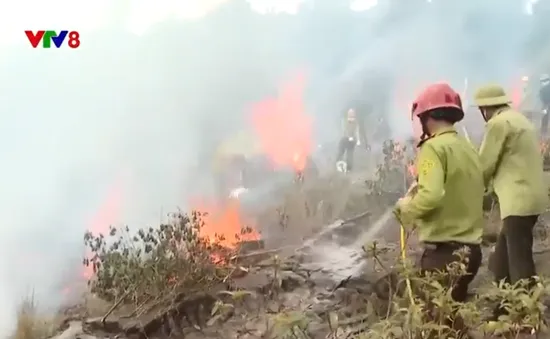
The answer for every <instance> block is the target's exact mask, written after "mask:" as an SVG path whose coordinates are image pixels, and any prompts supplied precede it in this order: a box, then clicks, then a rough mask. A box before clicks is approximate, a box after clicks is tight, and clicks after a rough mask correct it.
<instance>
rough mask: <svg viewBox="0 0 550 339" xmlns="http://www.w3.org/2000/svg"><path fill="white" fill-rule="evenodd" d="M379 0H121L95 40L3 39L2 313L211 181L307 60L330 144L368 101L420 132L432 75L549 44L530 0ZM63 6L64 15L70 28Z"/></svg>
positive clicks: (478, 76)
mask: <svg viewBox="0 0 550 339" xmlns="http://www.w3.org/2000/svg"><path fill="white" fill-rule="evenodd" d="M540 1H544V0H540ZM379 2H380V3H379V5H378V6H377V7H374V8H373V9H371V10H370V11H368V12H362V13H355V12H352V11H350V10H349V8H347V6H344V5H342V4H341V3H340V2H339V1H337V0H334V1H326V2H323V4H319V5H315V6H313V7H311V8H304V9H303V10H302V11H300V12H299V13H298V14H297V15H293V16H290V15H285V14H279V15H267V16H262V15H260V14H258V13H254V12H252V11H250V8H249V6H248V4H246V3H244V2H239V1H228V2H226V3H224V4H221V5H220V6H219V7H217V8H216V9H215V10H213V11H212V12H210V13H209V15H208V16H205V17H203V18H202V19H200V20H195V21H176V20H175V19H166V20H164V21H162V22H160V23H158V24H156V25H154V26H153V27H151V28H150V29H149V30H148V31H146V32H145V33H144V34H143V35H140V36H136V35H134V34H132V33H130V32H128V31H126V30H125V29H124V28H123V27H122V25H121V22H122V21H123V20H124V18H125V16H126V15H128V12H127V11H128V10H129V9H130V8H131V6H130V5H129V6H127V7H125V6H118V7H116V8H114V7H113V8H109V7H105V8H104V9H103V10H104V11H112V12H110V13H107V12H106V17H108V18H109V20H110V21H109V22H108V23H107V24H106V25H105V26H104V27H103V28H101V29H98V30H95V31H86V30H84V29H83V30H82V37H81V40H82V46H81V47H80V48H79V49H76V50H70V49H68V48H61V49H58V50H57V49H50V50H47V49H40V48H39V49H32V48H30V47H29V46H28V45H27V44H19V45H14V46H11V45H9V46H5V47H3V51H2V53H4V54H3V56H2V59H1V60H2V61H1V62H2V63H1V64H0V84H1V92H0V105H1V114H2V123H1V124H0V138H1V140H0V141H1V142H0V148H1V150H2V152H1V153H0V154H1V157H2V161H1V164H2V176H1V177H0V180H1V182H0V187H1V191H0V192H1V193H0V206H1V207H0V208H1V209H2V210H1V215H2V218H3V220H2V221H3V223H2V237H0V239H1V240H0V245H1V246H2V247H1V248H2V252H1V253H2V254H1V256H0V274H1V279H0V298H1V300H2V301H3V307H2V310H1V314H0V315H2V316H1V317H0V319H1V322H2V323H0V328H1V329H4V330H8V329H9V327H10V326H11V325H12V324H13V319H14V317H13V315H14V314H15V310H16V307H17V304H18V303H19V301H20V300H21V298H22V297H23V296H24V295H25V294H27V293H29V291H31V290H32V289H34V290H35V294H36V298H37V300H39V302H40V303H41V305H43V306H44V307H46V308H50V307H55V306H57V305H58V304H59V302H60V300H62V299H63V295H62V293H61V291H62V290H63V288H64V287H65V284H66V282H67V281H70V280H71V279H73V278H75V277H77V276H78V274H79V272H80V266H79V265H80V260H81V257H82V255H84V249H83V245H82V235H83V233H84V231H85V230H92V231H96V232H97V231H104V230H106V229H107V226H108V225H109V224H114V225H121V224H128V225H130V226H131V227H133V228H137V227H142V226H145V225H147V224H150V223H157V222H158V221H159V220H160V218H161V217H162V215H163V213H166V212H168V211H172V210H174V209H175V208H176V207H178V206H179V207H181V208H182V209H185V208H186V207H187V206H186V202H187V198H189V196H192V195H196V194H197V193H204V192H208V190H210V189H211V184H212V183H211V180H210V176H209V173H208V172H209V169H208V168H209V166H210V159H211V155H212V153H213V150H214V148H215V145H216V143H217V142H219V141H220V140H222V139H223V138H225V137H227V136H229V135H231V133H233V132H235V131H237V130H238V129H239V128H240V127H242V126H244V125H245V124H246V114H247V107H249V105H250V104H251V103H253V102H256V101H258V100H262V99H263V98H265V97H268V96H273V95H276V92H277V86H278V84H279V83H280V82H281V81H282V79H284V78H285V77H286V76H288V75H289V74H291V73H292V72H293V70H295V69H297V68H300V67H306V68H307V69H308V84H307V88H308V90H307V93H306V95H305V96H306V97H305V100H306V103H307V106H308V110H309V112H308V113H310V114H311V115H312V116H314V118H315V129H316V130H315V132H316V138H317V140H316V142H319V143H321V142H333V141H334V140H335V139H336V138H337V136H338V131H337V129H336V128H335V126H336V125H335V123H336V122H337V121H338V119H339V117H340V112H341V111H342V110H344V109H345V108H346V107H348V106H352V105H362V104H364V103H365V102H366V103H367V104H365V105H364V106H361V107H368V108H369V111H368V112H365V113H364V114H366V115H367V116H370V115H377V114H378V115H382V117H383V118H384V121H385V123H387V124H388V128H387V130H386V132H384V133H383V135H382V136H381V138H382V139H383V138H387V137H390V136H394V137H399V138H401V137H403V138H405V137H406V136H408V135H410V134H411V133H412V129H411V125H410V121H409V120H408V116H407V114H406V111H407V109H408V105H409V104H410V100H411V99H412V98H413V97H414V94H415V93H416V92H417V91H418V90H419V88H420V87H421V86H423V85H425V84H426V83H429V82H430V81H435V80H446V81H449V82H451V83H452V84H453V85H454V86H455V87H457V89H460V86H461V85H462V83H463V79H464V77H470V78H471V79H473V80H472V82H471V83H474V84H475V82H482V81H489V80H491V81H504V82H508V81H509V79H511V78H513V77H514V76H515V74H516V72H518V69H520V68H522V67H524V65H525V64H526V63H528V61H529V60H530V59H531V58H534V57H535V56H532V55H529V53H527V51H526V47H525V46H526V43H527V42H528V41H529V39H531V34H532V32H533V29H537V27H534V26H533V25H532V24H531V22H530V17H528V16H525V15H524V14H523V13H522V3H521V1H514V0H505V1H504V0H500V1H498V2H497V1H486V2H484V5H483V6H482V5H481V4H480V3H479V1H474V0H469V1H461V2H456V1H443V0H441V1H437V0H434V1H433V2H432V3H427V2H424V1H406V2H399V1H395V2H394V1H392V2H391V3H390V2H384V1H382V0H380V1H379ZM53 7H55V6H52V8H53ZM72 10H74V11H75V13H76V12H77V11H78V9H72ZM2 12H4V13H7V11H2ZM3 15H5V14H3ZM68 15H69V14H68ZM59 20H60V22H59V23H57V22H51V23H50V24H51V25H52V26H56V27H57V26H60V27H59V28H64V26H63V25H64V24H65V22H64V21H63V19H61V18H60V19H59ZM509 22H515V23H516V24H514V25H510V24H508V23H509ZM27 24H28V25H29V27H24V28H23V29H31V28H34V29H45V28H50V27H34V26H36V23H33V22H29V23H27ZM51 28H54V27H51ZM67 28H71V29H79V27H78V25H76V26H74V25H73V27H67ZM23 29H22V30H23ZM22 30H21V32H20V37H21V39H25V37H24V34H23V32H22ZM503 37H506V40H505V41H503V40H502V39H503ZM487 46H491V48H492V49H491V50H490V52H485V51H487V49H486V48H487ZM496 55H498V57H494V56H496ZM382 82H383V83H384V84H385V86H380V84H381V83H382ZM479 123H480V124H481V122H479ZM371 125H372V124H371ZM480 126H481V125H480ZM0 332H2V333H3V331H0Z"/></svg>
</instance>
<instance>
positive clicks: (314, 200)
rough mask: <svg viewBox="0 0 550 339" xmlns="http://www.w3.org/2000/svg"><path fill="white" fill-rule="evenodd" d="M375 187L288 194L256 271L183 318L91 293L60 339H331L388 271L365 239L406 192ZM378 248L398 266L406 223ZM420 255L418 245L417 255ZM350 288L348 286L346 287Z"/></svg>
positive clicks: (180, 307) (274, 211) (268, 223)
mask: <svg viewBox="0 0 550 339" xmlns="http://www.w3.org/2000/svg"><path fill="white" fill-rule="evenodd" d="M365 180H366V177H364V176H363V177H362V176H360V175H356V176H347V177H344V176H339V175H338V176H330V177H326V178H319V179H315V180H313V181H311V182H307V181H306V182H305V183H304V184H303V186H288V187H286V188H283V192H282V193H281V194H282V195H283V196H284V199H282V201H283V202H282V203H281V204H280V205H278V206H276V207H274V208H269V209H268V210H264V211H261V212H260V213H257V214H256V215H255V216H254V217H255V218H256V221H257V224H258V225H261V227H260V231H261V232H262V240H263V241H264V246H265V247H264V248H263V249H262V250H260V251H256V252H252V253H251V256H250V257H247V259H246V260H244V261H243V262H242V265H243V266H246V267H247V268H248V272H247V273H246V274H243V276H241V277H239V278H236V279H233V280H232V281H231V282H228V283H227V284H226V285H224V286H220V287H219V288H218V289H217V290H213V291H208V292H206V293H204V294H201V295H193V296H181V298H179V300H174V305H175V309H177V314H178V316H173V314H172V315H170V314H168V313H167V312H166V311H165V310H160V309H156V308H155V307H149V308H148V309H147V307H143V308H142V309H141V310H140V311H139V312H137V313H140V312H142V311H143V314H141V315H137V314H136V309H135V307H134V306H132V307H130V306H125V305H119V306H117V307H116V309H115V310H114V311H113V312H112V313H110V314H109V315H108V316H106V314H108V311H109V309H111V308H114V306H113V305H112V304H110V303H106V302H104V301H102V300H99V299H98V298H97V297H95V296H94V295H90V294H88V295H86V296H85V298H84V299H83V302H82V303H81V304H80V305H77V306H75V307H73V308H71V309H68V310H66V311H65V314H64V317H65V320H64V321H63V326H61V327H60V333H59V334H58V335H57V336H55V337H53V338H55V339H73V338H88V339H97V338H114V337H115V336H116V337H117V338H121V339H122V338H159V339H160V338H168V337H171V338H228V339H229V338H232V339H233V338H246V339H253V338H277V337H281V336H277V335H276V331H277V328H279V327H281V326H283V325H281V324H285V326H287V327H288V326H290V327H291V328H293V326H294V327H296V328H297V327H300V326H298V323H300V321H302V320H303V318H304V316H307V319H308V324H307V326H306V327H307V336H303V337H302V338H312V339H313V338H325V337H326V336H327V334H328V333H329V324H328V323H327V317H328V315H329V313H330V312H333V311H334V312H338V314H341V315H342V316H350V317H351V316H352V315H355V314H357V312H358V311H359V310H360V309H362V308H363V307H364V306H365V304H366V303H368V302H371V301H372V299H369V300H370V301H367V298H368V297H370V296H371V295H372V294H373V293H374V288H375V287H374V284H375V282H376V281H377V280H378V278H379V277H380V272H379V271H377V270H376V269H375V268H373V263H372V262H370V261H368V260H366V259H365V258H364V252H363V251H362V249H361V246H360V245H363V244H359V242H358V239H361V236H362V235H363V234H364V233H365V232H366V231H367V230H368V229H369V227H371V226H372V225H373V224H374V223H376V222H378V221H379V219H380V218H381V216H382V215H383V214H384V211H385V210H387V208H388V207H389V206H391V205H392V204H393V202H394V201H395V200H396V199H397V198H398V197H399V196H400V195H401V194H402V193H403V192H385V193H384V194H372V192H371V191H370V190H369V189H368V188H367V186H366V185H365V184H364V182H365ZM402 186H403V185H402ZM549 218H550V215H549V214H548V213H547V214H546V215H545V216H543V217H542V218H541V222H540V225H539V226H537V236H536V237H537V240H536V245H535V252H536V257H535V259H536V263H537V268H538V270H539V272H540V274H541V275H550V243H549V241H550V240H549V238H548V237H547V234H546V232H547V225H546V220H550V219H549ZM487 220H488V222H487V228H486V234H487V235H490V234H495V233H496V232H497V231H498V228H499V225H500V222H499V216H498V211H496V210H493V211H489V212H488V213H487ZM489 238H490V237H489ZM369 240H370V241H374V240H376V241H378V242H379V243H380V246H379V247H380V248H382V249H383V255H382V260H383V261H384V262H386V263H387V264H388V265H390V266H391V265H392V263H394V262H395V260H396V258H398V256H399V246H398V242H399V224H398V223H397V222H396V221H395V220H393V218H390V219H389V220H387V222H385V223H384V225H383V227H382V229H381V232H380V233H379V234H377V235H376V237H374V238H373V239H369ZM490 250H491V248H490V246H488V247H485V249H484V254H485V255H484V265H483V268H482V269H481V271H480V273H479V275H478V276H477V277H476V280H475V282H474V283H473V288H474V289H478V288H483V286H484V285H486V284H488V283H490V281H491V275H490V273H489V272H488V271H487V265H486V262H487V258H488V255H489V253H490ZM417 254H418V246H416V242H415V240H414V238H413V239H412V240H411V241H410V242H409V255H410V256H411V257H414V256H415V255H417ZM274 255H277V258H278V259H277V260H278V261H277V263H275V262H274V260H275V259H274ZM274 279H275V280H276V281H277V282H278V284H279V285H280V286H279V287H280V288H279V289H277V292H276V293H274V292H272V287H273V282H274V281H275V280H274ZM343 282H345V287H341V288H337V287H339V286H344V285H342V284H343ZM234 290H246V291H250V292H251V294H250V296H249V297H246V298H244V299H243V300H239V301H238V302H235V300H234V299H232V298H231V294H230V293H229V292H224V291H234ZM216 300H218V301H219V300H221V301H222V302H223V303H227V304H234V306H235V307H233V308H232V310H231V312H228V313H227V314H225V315H223V316H219V317H217V318H216V316H212V307H213V305H214V303H215V301H216ZM104 317H105V319H103V318H104ZM359 322H361V321H359ZM300 328H302V327H300ZM143 333H146V334H145V335H144V334H143ZM304 335H305V334H304ZM296 337H297V338H300V337H299V336H298V335H297V336H296Z"/></svg>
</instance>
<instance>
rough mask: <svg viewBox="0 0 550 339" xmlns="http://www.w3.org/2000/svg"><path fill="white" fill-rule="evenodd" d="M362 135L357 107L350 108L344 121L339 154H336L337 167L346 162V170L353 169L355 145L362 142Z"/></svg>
mask: <svg viewBox="0 0 550 339" xmlns="http://www.w3.org/2000/svg"><path fill="white" fill-rule="evenodd" d="M360 137H361V134H360V128H359V122H358V120H357V113H356V112H355V109H353V108H350V109H349V110H348V111H347V112H346V116H345V118H344V120H343V121H342V137H341V138H340V141H339V143H338V154H337V155H336V163H337V167H338V166H339V165H340V163H342V162H344V163H345V169H346V171H351V170H352V169H353V159H354V152H355V146H359V145H360V144H361V139H360Z"/></svg>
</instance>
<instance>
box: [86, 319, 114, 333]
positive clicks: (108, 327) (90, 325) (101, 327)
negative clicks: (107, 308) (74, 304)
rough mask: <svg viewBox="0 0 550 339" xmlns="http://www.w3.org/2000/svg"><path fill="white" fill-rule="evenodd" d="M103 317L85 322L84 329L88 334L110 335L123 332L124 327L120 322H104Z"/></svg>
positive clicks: (107, 320) (108, 320)
mask: <svg viewBox="0 0 550 339" xmlns="http://www.w3.org/2000/svg"><path fill="white" fill-rule="evenodd" d="M102 318H103V317H95V318H89V319H86V320H85V321H84V324H83V327H84V329H85V330H86V331H87V332H96V331H105V332H109V333H119V332H121V331H122V326H120V323H119V322H118V320H112V319H106V320H105V322H102V321H101V319H102Z"/></svg>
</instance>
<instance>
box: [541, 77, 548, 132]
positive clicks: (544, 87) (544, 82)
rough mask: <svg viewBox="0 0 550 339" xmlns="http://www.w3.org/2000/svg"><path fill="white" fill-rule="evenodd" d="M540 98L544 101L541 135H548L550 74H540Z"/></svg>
mask: <svg viewBox="0 0 550 339" xmlns="http://www.w3.org/2000/svg"><path fill="white" fill-rule="evenodd" d="M539 98H540V102H541V103H542V119H541V122H540V135H541V137H546V136H547V134H548V118H549V117H550V76H549V75H548V74H543V75H541V76H540V89H539Z"/></svg>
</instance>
